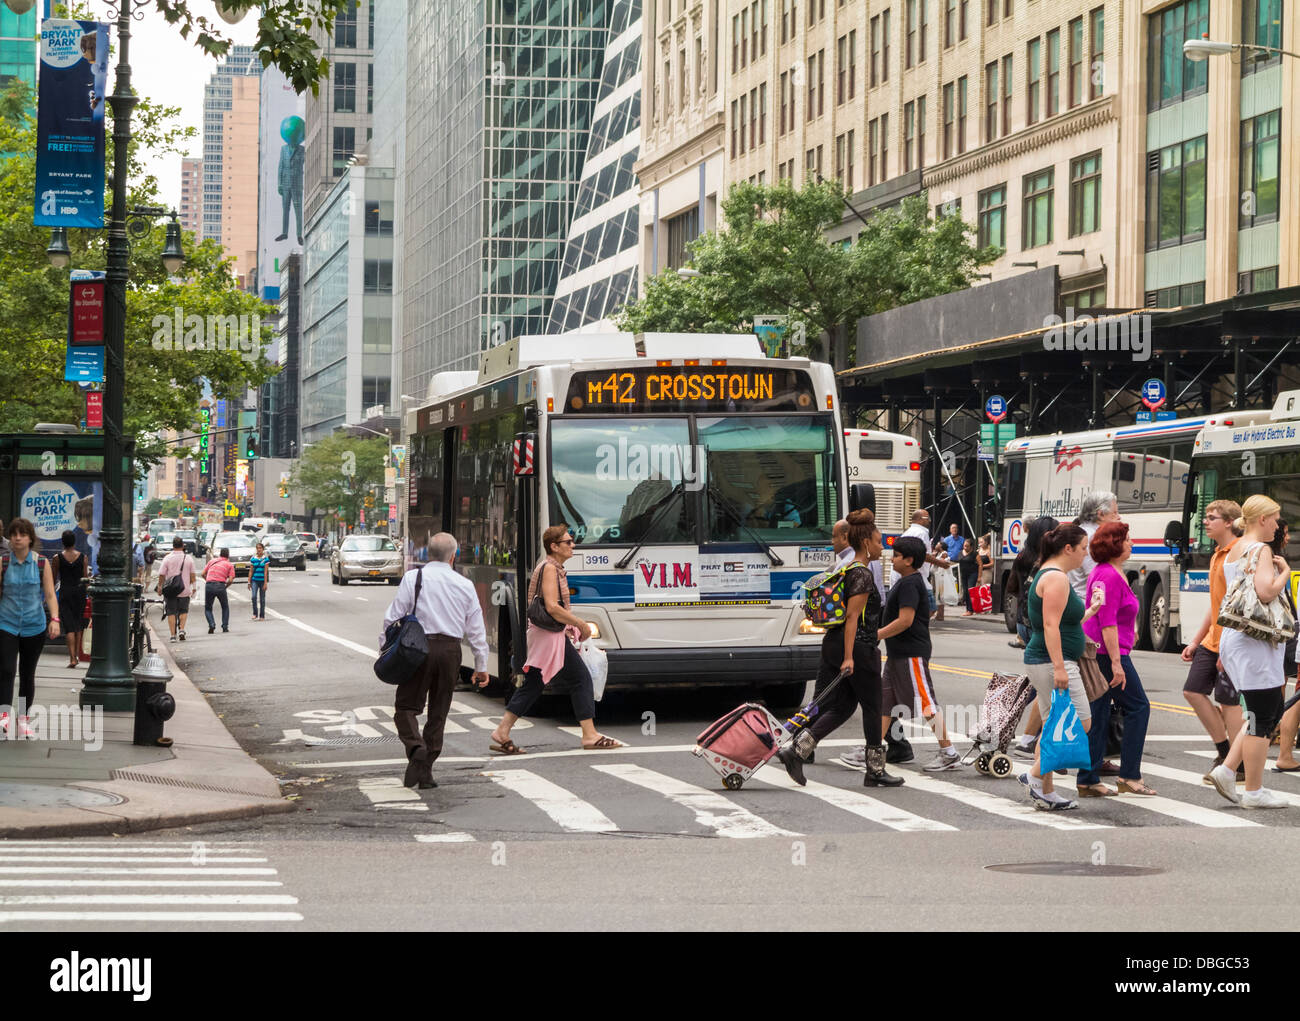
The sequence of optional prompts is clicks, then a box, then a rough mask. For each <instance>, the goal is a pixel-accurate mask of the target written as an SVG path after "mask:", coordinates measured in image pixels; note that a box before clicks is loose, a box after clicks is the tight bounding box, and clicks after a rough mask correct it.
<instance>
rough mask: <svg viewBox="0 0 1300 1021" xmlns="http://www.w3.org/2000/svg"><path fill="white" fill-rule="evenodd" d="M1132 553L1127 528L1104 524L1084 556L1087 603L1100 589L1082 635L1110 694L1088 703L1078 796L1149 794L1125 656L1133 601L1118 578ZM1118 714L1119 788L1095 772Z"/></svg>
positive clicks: (1141, 698) (1139, 693) (1137, 697)
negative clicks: (1088, 562) (1089, 565)
mask: <svg viewBox="0 0 1300 1021" xmlns="http://www.w3.org/2000/svg"><path fill="white" fill-rule="evenodd" d="M1132 553H1133V540H1132V539H1130V538H1129V537H1128V525H1126V524H1125V523H1124V522H1122V521H1108V522H1106V523H1105V524H1104V525H1102V526H1101V527H1100V528H1098V529H1097V531H1096V532H1095V533H1094V534H1093V537H1092V540H1091V541H1090V542H1089V544H1088V555H1089V556H1091V557H1092V559H1093V561H1094V562H1095V563H1096V565H1097V566H1096V567H1094V568H1093V569H1092V572H1091V573H1090V574H1089V575H1088V601H1089V603H1091V602H1092V593H1093V590H1094V589H1096V588H1099V587H1100V588H1101V589H1102V595H1103V603H1102V607H1101V609H1100V610H1099V611H1098V612H1097V615H1096V616H1095V617H1093V618H1092V619H1090V620H1088V621H1086V622H1085V623H1084V625H1083V633H1084V634H1085V635H1087V636H1088V639H1089V640H1090V641H1093V642H1096V643H1097V646H1098V649H1097V665H1098V666H1099V667H1100V668H1101V672H1102V675H1103V676H1104V677H1105V678H1106V680H1108V681H1109V682H1110V690H1109V691H1108V692H1106V694H1104V695H1102V697H1101V698H1099V699H1097V700H1096V701H1095V702H1093V703H1092V719H1093V724H1092V729H1091V730H1089V731H1088V744H1089V750H1090V751H1091V752H1092V762H1093V768H1092V769H1090V770H1080V771H1079V797H1081V798H1099V797H1106V796H1107V795H1111V794H1146V795H1151V794H1155V793H1156V792H1155V790H1154V789H1153V788H1151V787H1148V786H1147V785H1146V784H1144V783H1143V782H1142V746H1143V744H1145V742H1146V736H1147V722H1148V721H1149V719H1150V717H1151V702H1150V700H1148V698H1147V694H1146V692H1145V691H1143V690H1142V679H1141V678H1140V677H1138V672H1137V669H1136V668H1135V667H1134V666H1133V660H1132V659H1131V658H1130V657H1129V652H1130V651H1131V650H1132V648H1133V642H1134V640H1135V639H1136V635H1137V615H1138V600H1137V596H1135V595H1134V594H1133V590H1132V589H1131V588H1129V583H1128V579H1127V578H1126V577H1125V576H1124V570H1123V568H1124V563H1125V561H1127V560H1128V558H1129V557H1130V556H1131V555H1132ZM1112 702H1114V703H1115V704H1116V705H1118V706H1119V707H1120V709H1121V710H1122V711H1123V713H1124V738H1123V741H1122V743H1121V746H1120V761H1119V790H1118V791H1116V790H1114V789H1113V788H1110V787H1107V786H1106V785H1105V784H1103V783H1102V782H1101V777H1100V775H1098V773H1097V770H1098V768H1099V767H1100V766H1101V760H1102V754H1103V752H1105V750H1106V733H1107V729H1108V728H1107V726H1106V724H1107V722H1108V721H1109V719H1110V708H1111V703H1112Z"/></svg>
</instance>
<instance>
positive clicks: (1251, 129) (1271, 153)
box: [1237, 110, 1282, 230]
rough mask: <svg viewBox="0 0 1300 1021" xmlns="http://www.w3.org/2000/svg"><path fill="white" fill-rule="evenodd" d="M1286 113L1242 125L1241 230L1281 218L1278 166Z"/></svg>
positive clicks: (1257, 118)
mask: <svg viewBox="0 0 1300 1021" xmlns="http://www.w3.org/2000/svg"><path fill="white" fill-rule="evenodd" d="M1281 131H1282V111H1281V110H1274V111H1272V112H1271V113H1266V114H1261V115H1260V116H1259V117H1252V118H1250V119H1249V120H1245V121H1242V122H1241V201H1240V203H1239V205H1238V210H1239V218H1238V222H1237V225H1238V226H1239V227H1240V228H1241V229H1243V230H1244V229H1245V228H1247V227H1253V226H1255V225H1256V224H1257V223H1272V222H1274V221H1275V220H1276V219H1277V195H1278V167H1279V162H1278V161H1279V156H1280V151H1281V137H1280V135H1281Z"/></svg>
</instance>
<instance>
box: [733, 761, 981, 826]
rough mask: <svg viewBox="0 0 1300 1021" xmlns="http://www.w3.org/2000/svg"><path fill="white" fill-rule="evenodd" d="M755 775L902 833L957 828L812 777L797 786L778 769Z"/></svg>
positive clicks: (768, 782)
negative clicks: (806, 784)
mask: <svg viewBox="0 0 1300 1021" xmlns="http://www.w3.org/2000/svg"><path fill="white" fill-rule="evenodd" d="M755 779H756V780H761V781H762V782H763V783H767V784H771V785H772V786H774V787H781V788H783V789H784V790H789V791H802V792H803V793H804V794H807V795H809V796H810V797H813V798H817V799H818V800H819V801H824V802H826V804H828V805H834V806H835V807H836V808H842V809H844V810H845V811H846V812H852V813H853V814H854V815H856V816H860V817H861V818H863V819H869V820H871V821H872V822H877V823H880V825H882V826H888V827H889V828H890V829H891V830H902V831H903V832H906V833H916V832H920V831H922V830H929V831H947V832H951V833H956V832H957V827H956V826H949V825H948V824H947V823H944V822H939V821H938V820H937V819H927V818H925V816H922V815H914V814H913V813H911V812H908V811H906V810H904V809H902V808H899V807H898V806H897V805H891V804H890V803H889V802H887V801H881V800H880V799H879V798H873V797H870V796H869V795H866V794H859V793H858V792H857V791H850V790H846V789H845V788H843V787H832V786H831V785H830V784H825V783H818V782H817V781H815V780H809V781H808V786H806V787H800V786H799V785H798V784H796V783H795V782H794V781H793V780H791V779H790V778H789V777H788V776H786V775H785V773H783V772H781V771H780V770H776V769H768V770H763V771H761V772H759V773H758V774H757V775H756V776H755Z"/></svg>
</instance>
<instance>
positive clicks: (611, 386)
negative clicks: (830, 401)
mask: <svg viewBox="0 0 1300 1021" xmlns="http://www.w3.org/2000/svg"><path fill="white" fill-rule="evenodd" d="M740 409H744V410H746V411H815V410H816V402H815V401H814V400H813V391H812V386H811V383H810V381H809V379H808V376H807V374H806V373H803V372H799V371H797V370H792V369H780V370H777V369H768V368H763V367H761V366H737V367H734V368H729V367H726V366H698V367H696V366H660V367H651V366H645V367H638V368H635V369H624V370H608V371H596V372H577V373H574V375H573V378H572V380H571V381H570V383H569V394H568V399H567V400H566V401H565V410H566V411H569V412H574V411H586V412H597V411H599V412H609V411H614V412H647V411H735V410H740Z"/></svg>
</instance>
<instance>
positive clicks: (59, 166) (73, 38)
mask: <svg viewBox="0 0 1300 1021" xmlns="http://www.w3.org/2000/svg"><path fill="white" fill-rule="evenodd" d="M107 83H108V25H106V24H103V23H101V22H97V21H65V20H62V19H55V18H47V19H45V21H43V22H42V23H41V68H40V82H39V85H38V88H37V101H36V131H37V142H36V196H35V214H36V215H35V217H34V220H33V222H34V223H35V224H36V225H37V226H38V227H103V226H104V92H105V88H106V86H107Z"/></svg>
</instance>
